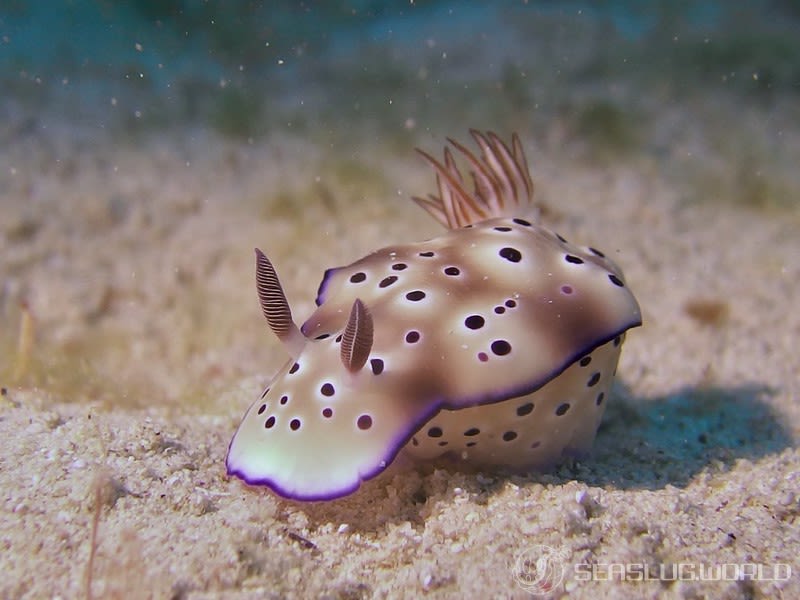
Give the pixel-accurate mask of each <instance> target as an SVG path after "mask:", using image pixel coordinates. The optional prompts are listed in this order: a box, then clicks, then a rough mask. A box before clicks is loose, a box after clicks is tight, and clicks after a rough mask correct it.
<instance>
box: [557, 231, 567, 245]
mask: <svg viewBox="0 0 800 600" xmlns="http://www.w3.org/2000/svg"><path fill="white" fill-rule="evenodd" d="M556 237H557V238H558V241H559V242H561V243H562V244H568V243H569V242H568V241H567V238H565V237H564V236H563V235H559V234H558V233H557V234H556Z"/></svg>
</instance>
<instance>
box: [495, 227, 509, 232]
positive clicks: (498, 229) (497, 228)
mask: <svg viewBox="0 0 800 600" xmlns="http://www.w3.org/2000/svg"><path fill="white" fill-rule="evenodd" d="M494 230H495V231H511V227H495V228H494Z"/></svg>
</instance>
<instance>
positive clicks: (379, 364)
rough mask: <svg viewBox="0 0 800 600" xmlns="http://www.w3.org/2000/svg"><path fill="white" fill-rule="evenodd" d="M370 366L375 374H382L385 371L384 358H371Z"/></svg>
mask: <svg viewBox="0 0 800 600" xmlns="http://www.w3.org/2000/svg"><path fill="white" fill-rule="evenodd" d="M369 366H370V367H372V373H373V374H374V375H380V374H381V373H383V360H381V359H380V358H372V359H370V361H369Z"/></svg>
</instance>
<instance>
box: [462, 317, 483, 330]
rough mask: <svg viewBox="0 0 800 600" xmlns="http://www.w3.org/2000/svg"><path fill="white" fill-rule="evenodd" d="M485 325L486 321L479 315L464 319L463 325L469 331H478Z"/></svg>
mask: <svg viewBox="0 0 800 600" xmlns="http://www.w3.org/2000/svg"><path fill="white" fill-rule="evenodd" d="M485 323H486V321H485V320H484V318H483V317H482V316H480V315H470V316H468V317H467V318H466V319H464V325H466V326H467V328H469V329H480V328H481V327H483V326H484V324H485Z"/></svg>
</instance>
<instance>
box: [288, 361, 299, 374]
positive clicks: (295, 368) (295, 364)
mask: <svg viewBox="0 0 800 600" xmlns="http://www.w3.org/2000/svg"><path fill="white" fill-rule="evenodd" d="M299 368H300V363H294V364H293V365H292V368H291V369H289V375H294V374H295V373H297V369H299Z"/></svg>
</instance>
